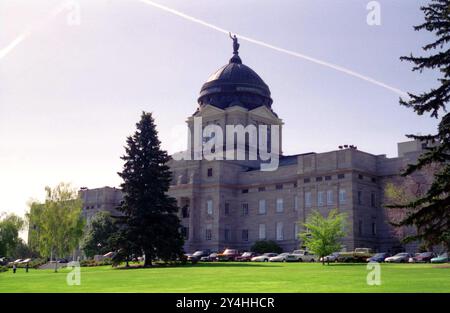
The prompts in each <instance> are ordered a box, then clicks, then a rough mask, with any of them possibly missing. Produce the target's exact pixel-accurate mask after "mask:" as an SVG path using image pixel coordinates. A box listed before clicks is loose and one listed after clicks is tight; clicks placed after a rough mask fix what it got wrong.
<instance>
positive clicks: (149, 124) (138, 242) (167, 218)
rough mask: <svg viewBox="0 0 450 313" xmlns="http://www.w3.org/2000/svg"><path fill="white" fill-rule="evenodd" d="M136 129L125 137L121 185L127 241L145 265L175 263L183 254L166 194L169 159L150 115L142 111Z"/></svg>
mask: <svg viewBox="0 0 450 313" xmlns="http://www.w3.org/2000/svg"><path fill="white" fill-rule="evenodd" d="M136 126H137V130H136V132H135V133H134V135H133V136H130V137H128V138H127V146H126V147H125V151H126V154H125V155H124V156H122V160H124V161H125V164H124V167H123V171H122V172H121V173H119V175H120V177H122V179H123V184H122V185H121V187H122V190H123V193H124V199H123V202H122V205H121V207H120V210H121V211H122V212H123V213H124V215H125V216H124V222H125V225H126V230H125V231H124V234H125V235H126V240H128V241H129V242H130V243H133V246H137V247H139V249H140V250H141V251H142V253H144V254H145V264H144V266H151V265H152V260H154V259H157V258H158V259H161V260H164V261H169V260H175V259H177V258H179V257H181V256H182V254H183V238H182V236H181V234H180V232H179V229H180V220H179V218H178V216H177V215H176V213H177V211H178V208H177V205H176V200H175V199H174V198H172V197H170V196H168V195H167V191H168V190H169V185H170V181H171V172H170V170H169V167H168V166H167V162H168V161H169V156H168V155H167V152H166V151H163V150H161V148H160V141H159V139H158V133H157V131H156V127H155V122H154V119H153V117H152V114H151V113H146V112H143V113H142V116H141V120H140V121H139V123H137V124H136Z"/></svg>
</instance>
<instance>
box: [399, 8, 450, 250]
mask: <svg viewBox="0 0 450 313" xmlns="http://www.w3.org/2000/svg"><path fill="white" fill-rule="evenodd" d="M421 10H422V11H423V13H424V14H425V22H424V23H423V24H421V25H418V26H415V27H414V29H415V30H416V31H420V30H427V31H429V32H432V33H434V34H435V35H436V37H437V39H436V40H435V41H434V42H433V43H430V44H427V45H425V46H424V47H423V50H424V51H425V52H427V56H424V57H415V56H412V55H410V56H409V57H402V58H401V60H404V61H409V62H412V63H413V64H414V67H413V71H419V72H422V71H423V70H424V69H436V70H438V71H439V72H440V73H441V77H440V78H439V79H438V83H439V84H438V87H436V88H432V89H431V90H430V91H428V92H424V93H422V94H420V95H415V94H412V93H409V94H408V95H409V99H401V100H400V103H401V104H402V105H405V106H406V107H409V108H412V109H414V111H415V112H416V113H417V114H418V115H423V114H424V113H429V114H430V115H431V117H434V118H437V119H438V118H439V117H440V115H443V116H442V118H441V120H440V122H439V126H438V130H437V133H436V134H429V135H425V136H417V135H408V137H409V138H414V139H417V140H420V141H423V142H425V143H427V144H428V147H427V148H426V151H425V152H424V153H423V154H422V155H421V157H420V158H419V160H418V162H417V163H416V164H411V165H409V166H408V167H407V169H406V171H405V172H404V173H403V176H408V175H411V174H413V173H414V172H416V171H419V170H421V169H422V168H424V167H425V166H427V165H431V164H433V165H436V164H437V165H440V170H438V171H437V172H436V173H435V174H434V180H433V183H432V184H431V186H430V188H429V190H428V191H427V192H426V194H425V195H423V196H422V197H419V198H417V199H414V200H413V201H410V202H409V203H406V204H402V205H395V206H393V207H397V208H409V209H410V210H409V214H408V216H407V217H406V218H405V219H403V220H402V221H401V222H400V223H398V224H397V225H398V226H404V225H415V226H416V227H417V229H418V233H417V234H416V235H413V236H409V237H407V238H405V241H411V240H417V239H419V240H420V239H424V240H425V241H427V242H433V243H435V244H438V243H443V244H444V245H447V248H449V246H450V241H449V237H450V163H449V161H450V114H449V113H446V105H447V103H448V101H449V99H450V48H449V46H448V44H449V42H450V0H432V1H431V2H430V3H429V4H428V5H427V6H423V7H421Z"/></svg>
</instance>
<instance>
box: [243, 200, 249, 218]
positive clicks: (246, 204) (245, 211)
mask: <svg viewBox="0 0 450 313" xmlns="http://www.w3.org/2000/svg"><path fill="white" fill-rule="evenodd" d="M242 215H243V216H246V215H248V203H242Z"/></svg>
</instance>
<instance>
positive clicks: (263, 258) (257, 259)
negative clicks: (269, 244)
mask: <svg viewBox="0 0 450 313" xmlns="http://www.w3.org/2000/svg"><path fill="white" fill-rule="evenodd" d="M277 255H278V253H270V252H269V253H264V254H263V255H259V256H255V257H253V258H251V260H250V261H252V262H269V259H270V258H271V257H274V256H277Z"/></svg>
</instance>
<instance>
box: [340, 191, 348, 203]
mask: <svg viewBox="0 0 450 313" xmlns="http://www.w3.org/2000/svg"><path fill="white" fill-rule="evenodd" d="M346 196H347V195H346V192H345V189H340V190H339V203H341V204H344V203H345V200H346V199H345V198H346Z"/></svg>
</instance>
